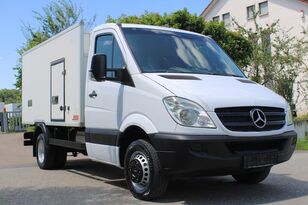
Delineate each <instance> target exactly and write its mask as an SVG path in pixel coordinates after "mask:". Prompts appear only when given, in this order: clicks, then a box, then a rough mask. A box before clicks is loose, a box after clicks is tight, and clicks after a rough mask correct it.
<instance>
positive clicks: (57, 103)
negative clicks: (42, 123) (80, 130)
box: [50, 59, 66, 121]
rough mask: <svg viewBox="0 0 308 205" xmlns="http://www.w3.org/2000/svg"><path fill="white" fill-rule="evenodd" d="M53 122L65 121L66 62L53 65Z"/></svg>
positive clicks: (61, 60) (62, 61)
mask: <svg viewBox="0 0 308 205" xmlns="http://www.w3.org/2000/svg"><path fill="white" fill-rule="evenodd" d="M50 68H51V121H65V109H66V108H65V60H64V59H60V60H58V61H56V62H53V63H51V67H50Z"/></svg>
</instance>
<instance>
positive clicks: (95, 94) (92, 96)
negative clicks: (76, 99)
mask: <svg viewBox="0 0 308 205" xmlns="http://www.w3.org/2000/svg"><path fill="white" fill-rule="evenodd" d="M89 97H90V98H95V97H97V93H96V92H95V90H93V91H92V93H90V94H89Z"/></svg>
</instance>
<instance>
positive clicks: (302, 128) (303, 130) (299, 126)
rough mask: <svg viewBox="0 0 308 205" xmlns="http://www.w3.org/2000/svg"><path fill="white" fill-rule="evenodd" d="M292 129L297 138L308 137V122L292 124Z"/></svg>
mask: <svg viewBox="0 0 308 205" xmlns="http://www.w3.org/2000/svg"><path fill="white" fill-rule="evenodd" d="M294 127H295V130H296V132H297V136H298V137H299V138H304V137H305V136H308V120H302V121H297V122H294Z"/></svg>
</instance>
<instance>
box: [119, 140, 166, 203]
mask: <svg viewBox="0 0 308 205" xmlns="http://www.w3.org/2000/svg"><path fill="white" fill-rule="evenodd" d="M124 160H125V161H124V174H125V178H126V182H127V185H128V187H129V189H130V191H131V193H132V194H133V196H134V197H135V198H137V199H141V200H153V199H155V198H158V197H161V196H162V195H163V194H164V193H165V192H166V189H167V185H168V178H167V177H166V176H164V175H163V173H162V167H161V164H160V161H159V158H158V155H157V153H156V150H155V149H154V147H153V146H152V145H151V144H150V143H149V142H147V141H145V140H136V141H134V142H132V143H131V144H130V145H129V146H128V148H127V150H126V154H125V159H124Z"/></svg>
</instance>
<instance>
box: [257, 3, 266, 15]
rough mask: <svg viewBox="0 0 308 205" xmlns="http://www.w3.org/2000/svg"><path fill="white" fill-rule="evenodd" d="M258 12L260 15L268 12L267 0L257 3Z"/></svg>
mask: <svg viewBox="0 0 308 205" xmlns="http://www.w3.org/2000/svg"><path fill="white" fill-rule="evenodd" d="M259 12H260V16H263V15H266V14H268V2H267V1H264V2H261V3H259Z"/></svg>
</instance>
